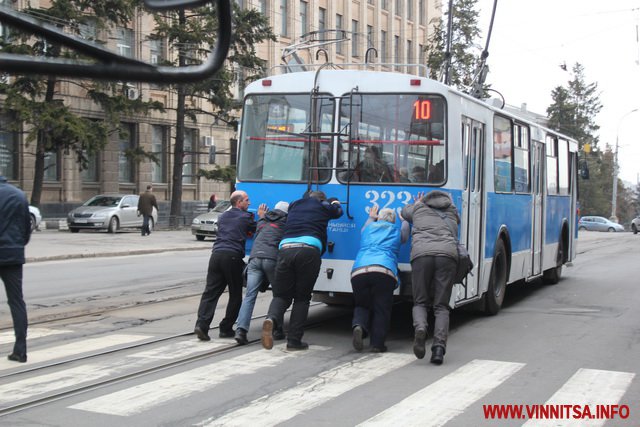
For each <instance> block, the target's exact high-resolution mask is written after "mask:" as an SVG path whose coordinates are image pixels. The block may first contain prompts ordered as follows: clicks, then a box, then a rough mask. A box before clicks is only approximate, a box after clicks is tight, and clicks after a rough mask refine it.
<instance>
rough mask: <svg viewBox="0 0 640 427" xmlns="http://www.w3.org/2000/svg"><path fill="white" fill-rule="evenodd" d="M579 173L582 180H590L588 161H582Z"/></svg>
mask: <svg viewBox="0 0 640 427" xmlns="http://www.w3.org/2000/svg"><path fill="white" fill-rule="evenodd" d="M578 173H579V174H580V178H582V179H589V164H588V163H587V161H586V160H580V161H579V162H578Z"/></svg>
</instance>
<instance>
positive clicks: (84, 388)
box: [0, 303, 350, 417]
mask: <svg viewBox="0 0 640 427" xmlns="http://www.w3.org/2000/svg"><path fill="white" fill-rule="evenodd" d="M323 305H324V304H323V303H312V304H311V306H310V308H311V307H317V306H323ZM349 315H350V314H349ZM341 316H344V314H338V315H337V316H333V317H331V318H330V319H327V318H322V319H321V320H318V321H313V322H310V323H308V324H307V325H306V326H305V329H314V328H317V327H319V326H320V325H322V324H324V323H325V322H327V321H328V320H334V319H336V318H339V317H341ZM264 318H266V315H262V316H255V317H253V318H252V320H254V321H257V320H260V319H264ZM215 329H217V328H212V330H215ZM191 335H193V332H188V333H181V334H176V335H172V336H167V337H162V338H157V339H153V340H148V341H144V342H141V343H136V344H131V345H125V346H120V347H118V348H114V349H111V350H105V351H101V352H97V353H93V354H87V355H83V356H78V357H74V358H69V359H65V360H58V361H55V362H52V363H47V364H43V365H39V366H35V367H33V368H30V369H23V370H19V371H13V372H9V373H7V374H3V375H0V380H2V382H7V380H10V379H12V378H17V377H19V376H22V375H26V374H32V373H38V372H46V371H47V370H50V369H52V368H56V367H61V366H67V365H69V366H71V365H72V364H74V363H76V362H80V361H85V360H90V359H97V358H100V357H102V356H106V355H110V354H117V353H118V352H123V351H128V350H131V349H135V348H143V347H146V346H151V345H154V344H157V343H161V342H168V341H171V340H176V339H179V338H184V337H187V336H191ZM259 344H260V339H253V340H249V342H248V344H246V345H239V344H237V343H235V342H234V343H230V344H229V345H228V346H223V347H219V348H216V349H213V350H208V351H206V350H205V351H203V352H202V353H198V354H194V355H190V356H185V357H180V358H178V359H176V360H172V361H170V362H166V363H161V364H157V365H154V366H150V367H146V368H141V369H137V370H134V371H132V372H128V373H123V374H119V375H115V376H112V377H110V378H106V379H103V380H97V381H93V382H90V383H88V384H84V385H78V386H77V387H73V388H71V389H67V390H62V391H55V392H51V393H48V394H45V395H43V396H40V397H37V398H33V399H29V400H26V401H23V402H20V403H16V404H12V405H9V406H6V407H0V417H3V416H5V415H9V414H13V413H16V412H20V411H24V410H28V409H32V408H35V407H38V406H43V405H46V404H48V403H52V402H56V401H59V400H62V399H65V398H68V397H72V396H77V395H81V394H83V393H88V392H91V391H94V390H98V389H100V388H103V387H107V386H110V385H114V384H118V383H120V382H124V381H128V380H132V379H135V378H140V377H144V376H146V375H151V374H155V373H158V372H162V371H164V370H168V369H171V368H176V367H180V366H183V365H186V364H189V363H193V362H197V361H200V360H204V359H206V358H209V357H213V356H218V355H221V354H225V353H229V352H232V351H234V350H238V349H242V348H248V347H252V346H256V345H259Z"/></svg>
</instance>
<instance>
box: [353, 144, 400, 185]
mask: <svg viewBox="0 0 640 427" xmlns="http://www.w3.org/2000/svg"><path fill="white" fill-rule="evenodd" d="M354 176H355V178H356V179H355V180H354V181H359V182H393V176H392V174H391V171H390V170H389V166H387V165H386V164H385V162H383V161H382V160H381V159H380V155H379V154H378V150H377V148H376V147H371V146H369V147H367V148H366V149H365V152H364V160H363V161H361V162H360V163H358V165H357V166H356V167H355V169H354Z"/></svg>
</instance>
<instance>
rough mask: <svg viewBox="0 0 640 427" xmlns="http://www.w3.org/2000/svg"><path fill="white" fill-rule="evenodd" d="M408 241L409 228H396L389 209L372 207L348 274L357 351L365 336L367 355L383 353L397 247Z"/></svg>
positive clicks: (393, 287)
mask: <svg viewBox="0 0 640 427" xmlns="http://www.w3.org/2000/svg"><path fill="white" fill-rule="evenodd" d="M408 238H409V224H408V223H407V222H406V221H402V226H401V227H398V226H397V225H396V214H395V212H394V211H393V210H392V209H382V210H380V212H379V213H378V207H377V206H373V207H371V209H370V210H369V219H368V220H367V222H366V223H365V225H364V227H362V237H361V240H360V251H359V252H358V256H357V257H356V260H355V262H354V263H353V269H352V270H351V286H352V288H353V297H354V299H355V309H354V311H353V322H352V328H353V347H354V348H355V349H356V350H358V351H361V350H362V348H363V344H362V339H363V338H366V336H367V335H369V336H370V337H371V338H370V344H371V351H372V352H376V353H383V352H385V351H387V347H386V346H385V344H384V343H385V339H386V336H387V331H388V329H389V323H390V321H391V306H392V304H393V290H394V289H395V288H396V285H397V283H398V277H397V276H398V254H399V252H400V245H401V244H402V243H405V242H406V241H407V240H408Z"/></svg>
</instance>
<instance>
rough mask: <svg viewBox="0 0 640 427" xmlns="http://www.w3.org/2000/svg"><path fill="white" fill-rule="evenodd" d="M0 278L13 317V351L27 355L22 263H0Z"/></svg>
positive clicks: (25, 307)
mask: <svg viewBox="0 0 640 427" xmlns="http://www.w3.org/2000/svg"><path fill="white" fill-rule="evenodd" d="M0 278H1V279H2V281H3V282H4V289H5V291H6V292H7V302H8V303H9V308H10V309H11V318H12V319H13V332H14V334H15V336H16V341H15V344H14V345H13V353H15V354H17V355H19V356H26V355H27V325H28V321H27V306H26V305H25V303H24V298H23V296H22V264H15V265H0Z"/></svg>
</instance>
